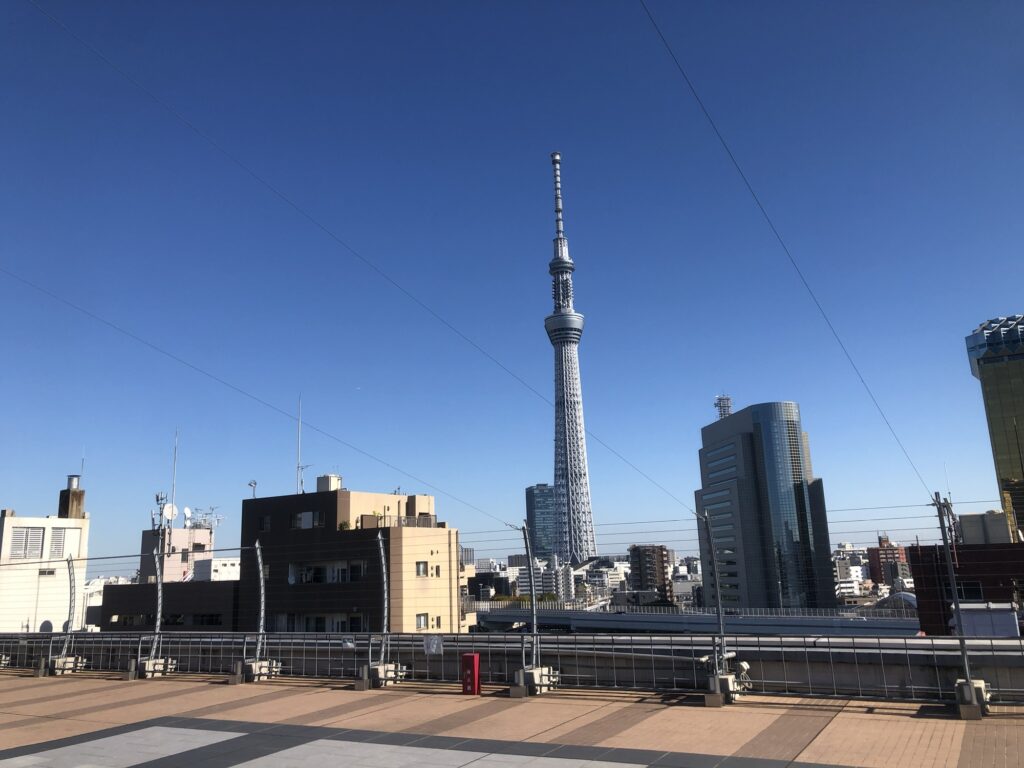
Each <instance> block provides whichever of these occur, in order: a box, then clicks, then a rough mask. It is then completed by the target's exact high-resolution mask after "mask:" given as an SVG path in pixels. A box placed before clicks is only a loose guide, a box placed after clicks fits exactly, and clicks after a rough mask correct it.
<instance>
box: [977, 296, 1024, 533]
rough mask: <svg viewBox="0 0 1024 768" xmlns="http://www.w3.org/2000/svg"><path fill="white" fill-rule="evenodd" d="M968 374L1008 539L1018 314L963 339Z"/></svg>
mask: <svg viewBox="0 0 1024 768" xmlns="http://www.w3.org/2000/svg"><path fill="white" fill-rule="evenodd" d="M967 357H968V358H969V359H970V361H971V373H973V374H974V375H975V377H976V378H977V379H978V380H979V381H980V382H981V397H982V400H984V402H985V416H986V418H987V420H988V436H989V440H991V441H992V458H993V460H994V462H995V467H996V480H997V481H998V483H999V495H1000V499H1001V501H1002V504H1003V511H1004V512H1006V513H1007V514H1006V518H1007V520H1006V522H1007V526H1008V528H1009V531H1008V533H1009V535H1010V540H1011V541H1012V542H1016V541H1017V539H1018V537H1019V536H1018V532H1017V525H1018V523H1017V520H1016V518H1017V517H1020V516H1021V515H1022V514H1024V448H1022V446H1024V315H1013V316H1012V317H997V318H995V319H993V320H989V321H988V322H987V323H982V324H981V325H979V326H978V328H977V330H975V332H974V333H972V334H971V335H970V336H968V337H967Z"/></svg>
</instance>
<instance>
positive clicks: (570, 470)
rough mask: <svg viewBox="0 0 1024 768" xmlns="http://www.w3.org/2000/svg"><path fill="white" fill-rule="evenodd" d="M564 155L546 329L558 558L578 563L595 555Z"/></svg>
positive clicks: (554, 158) (556, 158) (557, 160)
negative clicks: (551, 360) (551, 368)
mask: <svg viewBox="0 0 1024 768" xmlns="http://www.w3.org/2000/svg"><path fill="white" fill-rule="evenodd" d="M561 162H562V156H561V155H559V154H558V153H557V152H553V153H552V154H551V163H552V165H553V166H554V173H555V240H554V244H555V253H554V258H552V259H551V261H550V263H549V264H548V272H549V273H550V274H551V278H552V296H553V298H554V302H555V308H554V311H553V312H552V313H551V314H550V315H548V317H546V318H545V319H544V328H545V330H546V331H547V333H548V338H549V339H550V340H551V344H552V346H553V347H554V348H555V510H556V513H557V514H558V516H559V518H560V526H561V532H560V537H559V538H560V541H559V544H558V547H557V549H556V552H555V554H557V555H558V556H559V558H560V559H561V560H562V561H564V562H568V563H571V564H573V565H577V564H579V563H582V562H583V561H585V560H587V559H589V558H591V557H594V556H596V555H597V546H596V544H595V542H594V519H593V513H592V511H591V508H590V474H589V471H588V469H587V440H586V429H585V428H584V426H583V390H582V389H581V387H580V360H579V346H580V338H581V337H582V336H583V315H581V314H580V313H579V312H577V311H576V309H575V307H574V306H573V295H572V273H573V270H575V269H576V266H575V264H573V261H572V259H571V258H570V257H569V241H568V240H567V239H566V237H565V232H564V230H563V226H562V177H561Z"/></svg>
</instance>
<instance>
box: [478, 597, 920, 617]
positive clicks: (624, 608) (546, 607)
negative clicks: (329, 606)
mask: <svg viewBox="0 0 1024 768" xmlns="http://www.w3.org/2000/svg"><path fill="white" fill-rule="evenodd" d="M529 605H530V602H529V599H526V600H522V599H515V600H512V599H510V600H467V601H464V603H463V610H464V611H465V612H466V613H484V612H491V611H502V610H520V609H523V608H528V607H529ZM537 610H538V611H548V612H566V611H597V612H603V613H645V614H658V615H691V616H715V615H717V614H716V612H715V610H714V609H713V608H687V607H683V606H668V605H612V604H611V603H607V602H603V603H597V604H594V603H587V602H585V601H582V600H572V601H569V600H567V601H561V600H552V601H540V600H538V601H537ZM723 613H724V614H725V615H726V616H753V617H756V616H765V617H771V616H789V617H800V616H806V617H835V618H851V617H862V618H873V619H914V618H917V611H915V610H914V609H913V608H870V607H869V608H862V607H858V606H850V607H848V608H729V607H726V608H724V609H723Z"/></svg>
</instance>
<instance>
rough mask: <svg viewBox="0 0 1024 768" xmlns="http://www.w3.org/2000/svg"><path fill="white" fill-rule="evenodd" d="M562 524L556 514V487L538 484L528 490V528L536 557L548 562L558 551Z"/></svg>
mask: <svg viewBox="0 0 1024 768" xmlns="http://www.w3.org/2000/svg"><path fill="white" fill-rule="evenodd" d="M562 523H563V520H562V519H561V518H559V516H558V514H557V513H556V512H555V489H554V486H551V485H548V484H547V483H538V484H537V485H531V486H530V487H529V488H527V489H526V527H527V529H528V530H529V531H530V545H531V546H532V547H533V556H534V557H539V558H542V559H545V560H546V559H548V558H550V557H551V555H553V554H554V553H555V552H557V551H558V545H559V542H560V541H561V540H562Z"/></svg>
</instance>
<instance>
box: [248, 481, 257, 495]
mask: <svg viewBox="0 0 1024 768" xmlns="http://www.w3.org/2000/svg"><path fill="white" fill-rule="evenodd" d="M249 487H250V488H252V497H253V498H254V499H255V498H256V481H255V480H250V481H249Z"/></svg>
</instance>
